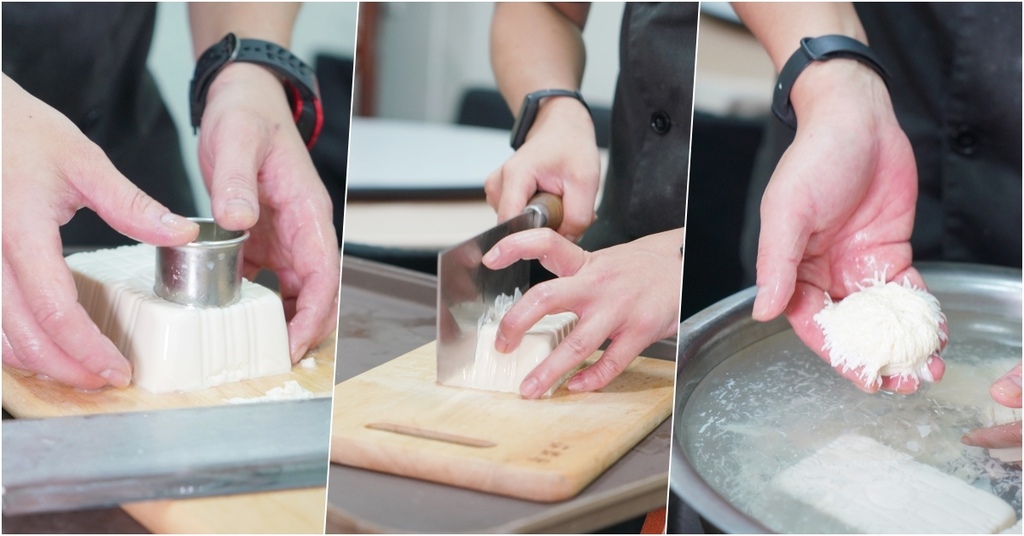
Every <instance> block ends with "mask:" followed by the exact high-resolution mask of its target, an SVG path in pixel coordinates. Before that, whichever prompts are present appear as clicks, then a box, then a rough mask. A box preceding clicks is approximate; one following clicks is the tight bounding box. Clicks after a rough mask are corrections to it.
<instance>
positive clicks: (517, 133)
mask: <svg viewBox="0 0 1024 536" xmlns="http://www.w3.org/2000/svg"><path fill="white" fill-rule="evenodd" d="M547 97H572V98H574V99H576V100H578V101H580V103H582V104H583V107H584V108H586V109H587V113H589V112H590V106H587V101H585V100H583V95H580V92H579V91H573V90H571V89H542V90H540V91H534V92H533V93H529V94H527V95H526V97H524V98H523V105H522V106H521V107H520V108H519V115H517V116H516V122H515V124H514V125H512V139H511V140H510V141H511V143H512V148H513V149H519V147H521V146H522V145H523V142H525V141H526V133H527V132H530V127H532V126H533V120H534V119H537V110H538V109H539V108H540V101H541V99H544V98H547Z"/></svg>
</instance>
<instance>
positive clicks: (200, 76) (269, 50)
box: [189, 33, 323, 148]
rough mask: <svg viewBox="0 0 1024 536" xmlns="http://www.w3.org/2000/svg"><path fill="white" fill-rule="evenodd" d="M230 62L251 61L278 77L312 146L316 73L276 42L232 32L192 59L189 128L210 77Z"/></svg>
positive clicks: (318, 111) (317, 106)
mask: <svg viewBox="0 0 1024 536" xmlns="http://www.w3.org/2000/svg"><path fill="white" fill-rule="evenodd" d="M232 62H245V63H255V64H257V65H261V66H263V67H266V68H268V69H270V70H271V71H273V72H274V73H275V74H277V75H278V76H280V77H281V79H282V80H283V83H284V87H285V93H286V95H287V97H288V103H289V105H290V106H291V108H292V116H293V120H294V121H295V126H296V128H298V130H299V134H300V135H301V136H302V139H303V141H305V143H306V147H307V148H312V147H313V144H314V143H316V139H317V137H318V136H319V135H320V130H321V129H322V128H323V109H322V107H321V103H320V89H319V86H318V85H317V80H316V73H314V72H313V69H311V68H310V67H309V66H308V65H306V64H305V63H304V62H303V61H302V60H300V59H299V58H298V57H297V56H295V55H294V54H292V53H291V52H290V51H289V50H288V49H286V48H284V47H282V46H280V45H277V44H275V43H271V42H269V41H263V40H260V39H239V38H238V37H237V36H235V34H233V33H229V34H227V35H226V36H225V37H224V39H222V40H220V41H218V42H217V43H215V44H214V45H213V46H211V47H210V48H208V49H206V51H205V52H203V54H202V55H201V56H200V57H199V60H198V61H197V62H196V69H195V74H194V75H193V78H192V83H191V86H190V88H189V97H190V98H189V102H190V105H191V117H192V128H193V129H196V128H199V123H200V122H201V120H202V117H203V111H204V110H205V109H206V94H207V92H208V91H209V90H210V85H211V84H213V80H214V79H215V78H216V77H217V75H218V74H219V73H220V72H221V70H223V69H224V67H225V66H227V65H228V64H230V63H232Z"/></svg>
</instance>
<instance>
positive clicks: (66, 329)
mask: <svg viewBox="0 0 1024 536" xmlns="http://www.w3.org/2000/svg"><path fill="white" fill-rule="evenodd" d="M52 251H53V248H52V245H51V247H49V248H35V249H34V250H32V251H31V252H29V253H27V254H26V253H24V252H21V251H16V249H15V248H12V247H10V246H8V247H6V248H5V251H4V262H3V277H4V285H3V302H4V315H3V333H4V338H5V341H4V348H3V350H4V362H5V363H9V364H13V365H14V366H17V367H19V368H23V369H27V370H31V371H33V372H36V373H39V374H43V375H45V376H49V377H51V378H53V379H55V380H57V381H59V382H62V383H66V384H69V385H73V386H75V387H79V388H83V389H96V388H99V387H102V386H104V385H106V384H108V383H109V384H111V385H114V386H117V387H125V386H127V385H128V384H129V383H130V382H131V367H130V365H129V363H128V361H127V360H126V359H125V358H124V357H122V356H121V354H120V352H118V351H117V348H116V347H115V346H114V344H113V343H112V342H110V340H109V339H107V338H106V337H104V336H103V335H102V334H101V333H100V331H99V329H97V328H96V326H95V324H93V322H92V320H91V319H90V318H89V316H88V315H87V314H86V312H85V310H84V309H83V308H82V307H81V306H80V305H79V304H78V302H77V292H76V290H75V285H74V281H73V280H72V278H71V274H70V272H69V271H68V268H67V265H66V264H65V263H64V260H63V258H62V257H61V256H60V255H59V253H58V254H57V255H54V254H53V253H52ZM58 251H59V250H58Z"/></svg>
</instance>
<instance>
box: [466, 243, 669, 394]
mask: <svg viewBox="0 0 1024 536" xmlns="http://www.w3.org/2000/svg"><path fill="white" fill-rule="evenodd" d="M682 239H683V233H682V231H681V230H680V229H676V230H672V231H666V232H663V233H658V234H655V235H650V236H646V237H644V238H641V239H639V240H635V241H633V242H630V243H628V244H623V245H619V246H614V247H610V248H608V249H604V250H600V251H596V252H593V253H591V252H587V251H584V250H582V249H580V248H579V247H577V246H576V245H574V244H572V243H571V242H569V241H568V240H566V239H564V238H562V237H561V236H559V235H557V234H556V233H555V232H554V231H552V230H550V229H546V228H545V229H532V230H529V231H523V232H521V233H516V234H513V235H511V236H508V237H506V238H504V239H502V240H501V241H500V242H498V243H497V244H496V245H495V246H494V247H493V248H492V249H491V250H490V251H489V252H487V254H485V255H484V257H483V263H484V265H485V266H487V267H488V268H491V269H499V268H504V267H506V266H508V265H510V264H512V263H513V262H515V261H517V260H520V259H540V262H541V264H542V265H544V267H545V268H547V269H548V270H550V271H552V272H553V273H554V274H555V275H557V276H558V277H559V278H558V279H554V280H551V281H545V282H543V283H540V284H538V285H536V286H534V287H533V288H531V289H530V290H529V291H527V292H526V294H524V295H523V297H522V298H521V299H520V300H519V301H518V302H516V304H515V305H513V306H512V308H511V309H509V311H508V312H507V313H506V314H505V317H504V318H503V319H502V320H501V323H500V324H499V325H498V334H497V336H496V340H495V348H497V349H498V350H500V351H502V352H508V351H511V350H513V349H515V348H516V347H517V346H519V343H520V342H521V341H522V338H523V335H524V334H525V332H526V331H527V330H528V329H529V328H530V327H532V326H533V325H534V324H536V323H537V321H539V320H540V319H541V318H543V317H544V316H545V315H548V314H553V313H559V312H563V311H572V312H574V313H576V315H577V316H579V318H580V320H579V323H577V325H576V327H575V329H573V330H572V332H570V333H569V335H568V336H567V337H566V338H565V339H564V340H563V341H562V342H561V343H560V344H559V345H558V346H557V347H556V348H555V350H554V351H553V352H551V355H550V356H549V357H548V358H547V359H545V360H544V361H543V362H542V363H541V364H540V365H538V366H537V367H536V368H535V369H534V370H533V371H531V372H530V373H529V374H528V375H527V376H526V379H524V380H523V384H522V385H521V386H520V393H521V394H522V395H523V396H525V397H527V398H537V397H539V396H541V395H542V394H543V393H544V392H546V391H547V390H548V389H549V388H550V387H551V386H552V385H553V384H554V383H555V381H557V380H558V378H560V377H562V375H563V374H565V373H566V372H568V371H569V370H571V369H572V368H574V367H575V366H576V365H578V364H579V363H581V362H583V361H584V360H586V359H587V358H588V357H590V356H591V355H592V354H593V353H594V352H595V351H596V350H597V349H598V348H599V347H600V346H601V344H602V343H604V341H605V340H606V339H611V344H609V346H608V349H607V350H606V351H605V352H604V354H603V355H602V356H601V358H600V359H599V360H598V361H597V362H596V363H594V364H593V365H591V366H590V367H589V368H587V369H585V370H582V371H580V372H579V373H577V374H576V375H574V376H573V377H572V378H570V379H569V384H568V387H569V389H570V390H572V391H593V390H595V389H600V388H602V387H604V386H605V385H608V383H609V382H610V381H612V379H613V378H615V377H616V376H618V375H619V374H620V373H621V372H622V371H623V370H625V368H626V367H627V366H628V365H629V364H630V363H631V362H632V361H633V359H635V358H636V356H638V355H639V354H640V352H641V351H643V349H644V348H646V347H647V346H649V345H651V344H652V343H654V342H656V341H658V340H659V339H662V338H664V337H670V336H673V335H675V333H676V330H677V329H678V326H679V281H680V275H681V271H682V260H681V259H680V257H679V246H680V244H681V243H682ZM623 304H629V306H628V307H624V306H623Z"/></svg>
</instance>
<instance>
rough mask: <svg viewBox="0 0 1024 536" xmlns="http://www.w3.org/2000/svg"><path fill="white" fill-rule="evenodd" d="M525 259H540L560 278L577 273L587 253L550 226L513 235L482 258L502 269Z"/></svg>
mask: <svg viewBox="0 0 1024 536" xmlns="http://www.w3.org/2000/svg"><path fill="white" fill-rule="evenodd" d="M522 259H531V260H532V259H539V260H540V263H541V264H542V265H543V266H544V268H547V269H548V270H550V271H551V272H552V273H554V274H555V275H557V276H558V277H565V276H567V275H572V274H575V273H576V272H577V271H579V269H580V267H582V266H583V264H584V263H585V262H586V260H587V252H586V251H584V250H583V249H581V248H580V247H579V246H577V245H575V244H573V243H572V242H570V241H569V240H567V239H566V238H563V237H562V236H560V235H559V234H558V233H556V232H555V231H552V230H551V229H548V228H540V229H529V230H526V231H521V232H518V233H514V234H511V235H509V236H507V237H505V238H503V239H501V240H500V241H498V243H497V244H495V245H494V247H492V248H491V249H490V251H488V252H487V253H486V254H484V256H483V257H482V258H481V259H480V260H481V262H483V264H484V266H486V267H488V268H490V269H492V270H499V269H501V268H505V267H507V266H509V265H511V264H512V263H514V262H516V261H519V260H522Z"/></svg>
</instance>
